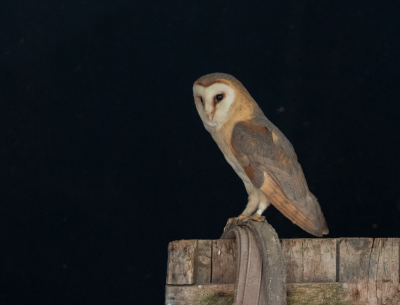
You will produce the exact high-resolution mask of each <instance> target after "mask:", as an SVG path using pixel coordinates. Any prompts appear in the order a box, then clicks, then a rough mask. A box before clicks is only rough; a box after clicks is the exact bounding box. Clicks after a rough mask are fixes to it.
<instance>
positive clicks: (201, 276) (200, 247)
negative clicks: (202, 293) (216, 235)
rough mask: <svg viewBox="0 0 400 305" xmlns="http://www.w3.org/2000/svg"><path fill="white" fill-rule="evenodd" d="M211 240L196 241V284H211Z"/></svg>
mask: <svg viewBox="0 0 400 305" xmlns="http://www.w3.org/2000/svg"><path fill="white" fill-rule="evenodd" d="M211 242H212V241H211V240H198V241H197V257H196V266H195V267H196V272H195V283H196V284H209V283H211Z"/></svg>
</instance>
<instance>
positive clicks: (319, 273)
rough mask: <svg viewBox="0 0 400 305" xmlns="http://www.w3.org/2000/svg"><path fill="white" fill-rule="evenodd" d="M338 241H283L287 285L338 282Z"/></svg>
mask: <svg viewBox="0 0 400 305" xmlns="http://www.w3.org/2000/svg"><path fill="white" fill-rule="evenodd" d="M336 246H337V240H336V239H283V240H282V250H283V253H284V257H285V262H286V281H287V283H316V282H320V283H323V282H335V281H336Z"/></svg>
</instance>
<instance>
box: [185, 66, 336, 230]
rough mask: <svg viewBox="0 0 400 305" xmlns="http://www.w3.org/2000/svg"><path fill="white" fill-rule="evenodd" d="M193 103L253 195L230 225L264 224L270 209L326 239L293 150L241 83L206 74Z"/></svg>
mask: <svg viewBox="0 0 400 305" xmlns="http://www.w3.org/2000/svg"><path fill="white" fill-rule="evenodd" d="M193 97H194V101H195V105H196V108H197V111H198V113H199V115H200V118H201V120H202V121H203V124H204V127H205V128H206V130H207V131H208V132H209V133H210V134H211V136H212V137H213V139H214V140H215V142H216V143H217V145H218V147H219V148H220V150H221V151H222V153H223V154H224V157H225V159H226V161H228V163H229V164H230V165H231V166H232V168H233V169H234V170H235V172H236V173H237V174H238V176H239V177H240V178H241V179H242V180H243V183H244V186H245V188H246V191H247V193H248V195H249V197H248V202H247V206H246V208H245V210H244V211H243V213H242V214H241V215H240V216H239V217H238V218H231V219H229V221H234V220H236V219H243V220H248V219H252V220H255V221H264V219H265V217H264V216H262V213H263V212H264V211H265V209H266V208H267V207H268V206H269V204H270V203H272V204H273V205H274V206H275V207H276V208H277V209H278V210H279V211H280V212H281V213H282V214H283V215H285V216H286V217H287V218H289V219H290V220H291V221H292V222H293V223H294V224H296V225H298V226H299V227H301V228H302V229H303V230H305V231H307V232H308V233H310V234H313V235H315V236H323V234H328V233H329V230H328V226H327V224H326V222H325V218H324V216H323V214H322V212H321V208H320V206H319V203H318V200H317V198H316V197H315V196H314V195H313V194H312V193H311V192H310V191H309V189H308V186H307V182H306V180H305V177H304V174H303V170H302V169H301V166H300V164H299V163H298V162H297V156H296V154H295V152H294V149H293V146H292V144H291V143H290V142H289V140H288V139H287V138H286V137H285V136H284V135H283V133H282V132H281V131H280V130H279V129H278V128H277V127H276V126H275V125H274V124H272V123H271V122H270V121H269V120H268V119H267V118H266V117H265V115H264V113H263V112H262V111H261V109H260V107H259V106H258V104H257V103H256V102H255V101H254V99H253V98H252V97H251V95H250V94H249V92H248V91H247V90H246V88H245V87H244V86H243V85H242V83H241V82H239V81H238V80H237V79H236V78H235V77H233V76H231V75H229V74H224V73H212V74H207V75H205V76H202V77H200V78H199V79H198V80H196V81H195V83H194V85H193Z"/></svg>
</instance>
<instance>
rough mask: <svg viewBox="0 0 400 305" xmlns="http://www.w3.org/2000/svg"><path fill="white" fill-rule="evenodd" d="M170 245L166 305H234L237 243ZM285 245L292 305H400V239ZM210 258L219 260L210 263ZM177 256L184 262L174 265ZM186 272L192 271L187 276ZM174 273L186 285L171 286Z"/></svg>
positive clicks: (299, 241)
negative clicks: (177, 251)
mask: <svg viewBox="0 0 400 305" xmlns="http://www.w3.org/2000/svg"><path fill="white" fill-rule="evenodd" d="M171 244H173V245H174V246H173V247H172V248H171ZM171 244H170V246H169V251H170V255H169V257H170V260H169V264H168V271H167V286H166V303H165V304H170V305H178V304H179V305H181V304H182V305H183V304H191V305H197V304H198V305H200V304H202V305H205V304H207V305H210V304H225V305H228V304H233V299H234V289H235V282H236V274H235V272H233V270H235V268H236V266H232V267H230V266H231V265H235V264H237V262H235V257H237V247H236V246H235V240H212V241H211V240H207V241H201V240H198V241H197V240H194V241H178V242H173V243H171ZM178 244H181V245H179V246H178ZM281 244H282V251H283V255H284V258H285V263H286V280H287V304H288V305H296V304H299V305H300V304H309V305H314V304H330V305H332V304H336V305H339V304H343V305H344V304H346V305H349V304H372V305H400V292H399V269H400V267H399V255H400V254H399V250H400V239H399V238H376V239H372V238H339V239H283V240H281ZM199 245H200V246H199ZM177 246H178V247H177ZM214 246H215V250H216V251H214V249H213V247H214ZM185 248H186V250H185V251H183V250H184V249H185ZM172 249H174V250H173V251H172ZM175 249H182V250H179V251H180V253H181V254H179V255H178V254H177V255H175V254H171V251H172V252H175V251H176V250H175ZM191 249H194V255H192V254H191V253H192V250H191ZM217 249H218V250H217ZM219 251H221V252H219ZM211 253H213V255H214V259H210V258H211ZM173 255H175V256H176V257H179V258H174V259H171V257H172V256H173ZM200 262H202V263H200ZM175 264H180V266H175ZM192 266H194V271H193V273H194V275H195V276H194V278H196V272H197V269H199V268H200V269H199V270H203V271H201V272H200V273H201V274H203V273H204V274H210V275H211V276H199V274H200V273H197V278H196V279H201V281H202V282H200V281H198V280H193V281H192V282H191V281H190V278H191V271H190V270H192ZM214 269H215V270H220V271H216V273H215V277H213V276H212V274H214V273H213V271H212V270H214ZM185 270H187V271H188V272H186V276H184V274H185ZM221 270H224V271H221ZM173 273H176V274H178V275H179V276H177V275H176V276H175V277H174V278H175V279H176V280H177V279H180V280H179V281H180V283H182V284H170V283H169V282H168V281H169V280H168V279H171V278H172V277H173V276H172V274H173ZM221 281H222V282H223V283H222V282H221ZM188 283H191V284H188ZM238 305H239V304H238Z"/></svg>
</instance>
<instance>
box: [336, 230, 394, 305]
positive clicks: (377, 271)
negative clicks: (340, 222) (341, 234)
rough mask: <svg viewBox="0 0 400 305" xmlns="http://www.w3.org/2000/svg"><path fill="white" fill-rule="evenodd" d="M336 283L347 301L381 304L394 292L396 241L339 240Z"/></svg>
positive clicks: (380, 239) (372, 304)
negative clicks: (340, 283) (337, 277)
mask: <svg viewBox="0 0 400 305" xmlns="http://www.w3.org/2000/svg"><path fill="white" fill-rule="evenodd" d="M339 281H340V282H342V283H343V287H344V288H345V290H346V291H347V295H348V296H347V298H348V299H349V300H352V301H358V302H368V303H369V304H371V305H382V304H385V303H386V300H387V299H389V298H390V297H392V296H393V295H395V294H396V292H397V289H398V283H399V239H398V238H376V239H375V240H373V239H372V238H351V239H342V240H341V242H340V274H339Z"/></svg>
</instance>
